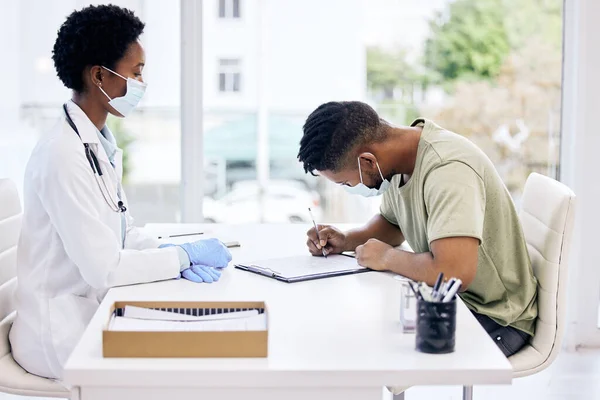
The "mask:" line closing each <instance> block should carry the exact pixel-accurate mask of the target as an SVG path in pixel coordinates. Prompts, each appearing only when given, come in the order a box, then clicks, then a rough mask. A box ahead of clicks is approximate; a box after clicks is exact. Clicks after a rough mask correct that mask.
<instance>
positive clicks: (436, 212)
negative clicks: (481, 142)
mask: <svg viewBox="0 0 600 400" xmlns="http://www.w3.org/2000/svg"><path fill="white" fill-rule="evenodd" d="M424 196H425V206H426V207H427V215H428V218H427V239H428V241H429V243H430V244H431V242H433V241H434V240H437V239H442V238H447V237H458V236H468V237H474V238H476V239H479V242H481V240H482V235H483V221H484V217H485V202H486V198H485V187H484V184H483V179H482V178H481V177H480V176H479V175H478V174H477V173H476V172H475V171H474V170H473V169H472V168H471V167H469V166H468V165H466V164H463V163H461V162H451V163H449V164H445V165H442V166H440V167H438V168H436V169H435V170H433V171H432V172H431V173H429V175H428V176H427V178H426V180H425V187H424Z"/></svg>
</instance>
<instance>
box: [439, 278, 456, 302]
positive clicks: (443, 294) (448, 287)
mask: <svg viewBox="0 0 600 400" xmlns="http://www.w3.org/2000/svg"><path fill="white" fill-rule="evenodd" d="M455 281H456V278H450V280H449V281H448V284H447V285H446V288H445V291H444V292H443V293H442V298H444V296H446V294H447V293H448V290H449V289H450V288H451V287H452V284H454V282H455Z"/></svg>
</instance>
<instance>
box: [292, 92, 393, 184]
mask: <svg viewBox="0 0 600 400" xmlns="http://www.w3.org/2000/svg"><path fill="white" fill-rule="evenodd" d="M382 126H383V123H382V120H381V119H380V118H379V116H378V115H377V112H375V110H374V109H373V108H371V107H370V106H369V105H367V104H365V103H361V102H360V101H342V102H335V101H334V102H329V103H325V104H322V105H321V106H319V107H318V108H317V109H316V110H315V111H313V112H312V113H311V114H310V115H309V116H308V118H307V120H306V122H305V124H304V127H303V131H304V136H302V139H301V140H300V151H299V152H298V160H300V161H301V162H302V163H303V164H304V171H306V172H310V173H311V174H312V173H313V171H326V170H329V171H334V172H337V171H339V170H340V169H341V168H344V167H345V166H346V163H347V161H348V160H347V155H348V152H349V151H350V150H351V149H353V148H354V147H355V146H357V145H359V144H362V143H366V142H369V141H371V140H378V139H380V138H381V137H382V136H383V135H384V132H383V130H382Z"/></svg>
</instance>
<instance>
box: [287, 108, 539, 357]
mask: <svg viewBox="0 0 600 400" xmlns="http://www.w3.org/2000/svg"><path fill="white" fill-rule="evenodd" d="M298 158H299V160H300V161H301V162H303V164H304V169H305V170H306V171H307V172H311V173H314V172H315V171H316V172H318V173H319V174H320V175H323V176H325V177H326V178H327V179H329V180H331V181H333V182H335V183H337V184H340V185H343V186H344V187H345V188H347V189H348V191H349V192H351V193H355V194H362V195H364V196H373V195H378V194H383V200H382V204H381V211H380V214H379V215H376V216H374V217H373V219H371V221H369V222H368V223H367V224H366V225H365V226H363V227H361V228H358V229H354V230H351V231H348V232H341V231H339V230H337V229H336V228H334V227H331V226H325V225H321V226H319V237H320V239H321V240H320V242H319V240H318V239H317V235H316V232H315V230H314V229H311V230H310V231H309V232H308V240H307V245H308V247H309V250H310V252H311V253H312V254H313V255H315V256H319V255H322V251H323V249H324V250H325V252H326V253H327V254H333V253H341V252H342V251H348V250H356V255H357V259H358V263H359V264H360V265H362V266H365V267H368V268H371V269H374V270H378V271H385V270H389V271H393V272H396V273H398V274H400V275H403V276H406V277H408V278H410V279H413V280H415V281H423V282H425V283H427V284H428V285H430V286H433V284H434V283H435V280H436V278H437V276H438V274H439V273H440V272H443V273H444V276H445V277H447V278H449V277H456V278H459V279H460V280H461V281H462V282H463V285H462V287H461V293H460V296H461V298H462V299H463V301H464V302H465V303H466V304H467V306H468V307H469V308H470V309H471V311H473V313H474V314H475V316H476V317H477V319H478V320H479V322H480V323H481V324H482V325H483V327H484V328H485V329H486V330H487V331H488V333H489V334H490V335H491V336H492V337H493V338H494V339H495V341H496V343H497V344H498V346H499V347H500V348H501V350H502V351H503V352H504V354H505V355H507V356H509V355H512V354H514V353H516V352H517V351H518V350H519V349H520V348H521V347H523V346H524V345H525V343H526V342H527V341H528V340H529V338H530V336H532V335H533V334H534V327H535V319H536V318H537V281H536V279H535V276H534V275H533V271H532V268H531V263H530V260H529V254H528V252H527V246H526V243H525V238H524V235H523V231H522V229H521V225H520V222H519V218H518V215H517V211H516V209H515V206H514V204H513V202H512V199H511V197H510V194H509V193H508V191H507V189H506V187H505V186H504V184H503V183H502V180H501V179H500V176H499V175H498V173H497V172H496V170H495V168H494V166H493V164H492V162H491V161H490V160H489V158H488V157H487V156H486V155H485V154H484V153H483V152H482V151H481V150H480V149H479V148H478V147H477V146H475V145H474V144H473V143H472V142H470V141H469V140H467V139H466V138H464V137H462V136H460V135H457V134H455V133H452V132H449V131H447V130H445V129H443V128H441V127H439V126H437V125H436V124H434V123H433V122H431V121H428V120H424V119H418V120H416V121H415V122H414V123H413V124H412V125H411V126H410V127H395V126H392V125H390V124H388V123H387V122H385V121H384V120H382V119H381V118H379V116H378V115H377V113H376V112H375V111H374V110H373V109H372V108H371V107H369V106H368V105H366V104H364V103H360V102H331V103H326V104H323V105H321V106H320V107H319V108H317V109H316V110H315V111H314V112H313V113H312V114H311V115H310V116H309V117H308V119H307V121H306V123H305V125H304V136H303V137H302V140H301V142H300V151H299V154H298ZM404 240H406V241H407V242H408V244H409V245H410V247H411V248H412V249H413V250H414V253H411V252H406V251H403V250H400V249H397V248H396V247H397V246H399V245H400V244H402V242H404Z"/></svg>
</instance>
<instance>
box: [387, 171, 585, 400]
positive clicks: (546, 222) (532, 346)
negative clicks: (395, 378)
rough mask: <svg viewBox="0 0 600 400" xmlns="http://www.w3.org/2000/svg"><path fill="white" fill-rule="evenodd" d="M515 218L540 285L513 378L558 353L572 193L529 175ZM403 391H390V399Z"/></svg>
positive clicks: (466, 397)
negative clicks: (533, 319)
mask: <svg viewBox="0 0 600 400" xmlns="http://www.w3.org/2000/svg"><path fill="white" fill-rule="evenodd" d="M521 201H522V205H521V212H520V214H519V217H520V220H521V225H522V227H523V232H524V233H525V241H526V242H527V248H528V250H529V257H530V258H531V265H532V267H533V273H534V275H535V276H536V278H537V280H538V318H537V322H536V327H535V336H534V337H533V338H532V339H531V342H530V343H529V344H528V345H526V346H525V347H524V348H522V349H521V350H520V351H519V352H518V353H516V354H515V355H513V356H511V357H510V358H509V361H510V362H511V364H512V366H513V370H514V375H513V376H514V377H515V378H521V377H524V376H528V375H533V374H535V373H538V372H540V371H542V370H544V369H546V368H547V367H548V366H550V364H552V362H553V361H554V360H555V359H556V356H557V355H558V352H559V351H560V348H561V344H562V339H563V334H564V330H565V313H566V309H567V268H568V256H569V249H570V244H571V234H572V231H573V221H574V212H575V194H574V193H573V191H572V190H571V189H569V188H568V187H567V186H565V185H563V184H562V183H560V182H557V181H555V180H554V179H551V178H548V177H546V176H543V175H540V174H536V173H533V174H531V175H529V178H528V179H527V182H526V183H525V189H524V190H523V198H522V199H521ZM401 390H402V388H390V391H391V392H392V393H398V394H395V395H394V400H400V399H403V398H404V397H403V395H404V394H403V393H400V392H401ZM472 398H473V387H472V386H466V387H464V388H463V400H472Z"/></svg>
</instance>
